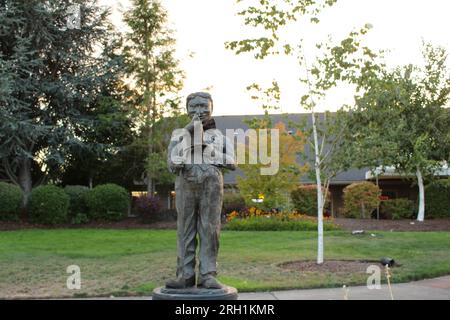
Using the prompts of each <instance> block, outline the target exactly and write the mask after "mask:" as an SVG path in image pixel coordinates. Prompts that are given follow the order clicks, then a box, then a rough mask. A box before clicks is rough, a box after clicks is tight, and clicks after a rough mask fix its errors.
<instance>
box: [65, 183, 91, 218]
mask: <svg viewBox="0 0 450 320" xmlns="http://www.w3.org/2000/svg"><path fill="white" fill-rule="evenodd" d="M89 191H90V190H89V188H88V187H86V186H66V187H65V188H64V192H65V193H66V194H67V195H68V196H69V198H70V207H69V217H70V218H71V219H73V218H75V217H76V216H77V215H79V214H86V213H87V212H88V207H87V204H86V196H87V194H88V192H89ZM78 220H80V219H78ZM81 220H82V219H81Z"/></svg>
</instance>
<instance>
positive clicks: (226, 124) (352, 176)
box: [214, 113, 369, 185]
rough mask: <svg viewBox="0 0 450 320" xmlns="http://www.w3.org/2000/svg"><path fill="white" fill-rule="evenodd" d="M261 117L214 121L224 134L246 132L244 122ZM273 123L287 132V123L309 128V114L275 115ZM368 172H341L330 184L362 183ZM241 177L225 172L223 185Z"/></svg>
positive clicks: (310, 181) (234, 173)
mask: <svg viewBox="0 0 450 320" xmlns="http://www.w3.org/2000/svg"><path fill="white" fill-rule="evenodd" d="M323 115H324V114H323V113H321V114H319V117H323ZM262 117H263V115H245V116H238V115H232V116H216V117H214V119H215V120H216V126H217V128H218V129H219V130H220V131H222V133H223V134H225V130H226V129H243V130H247V129H248V125H247V124H246V123H245V122H244V121H245V120H249V119H252V118H262ZM270 117H271V119H272V121H273V123H274V124H275V123H278V122H280V121H281V122H283V123H284V124H285V125H286V128H287V130H293V128H290V127H289V122H290V121H291V122H296V123H298V122H301V121H304V122H306V123H307V125H308V126H311V114H309V113H297V114H289V115H281V114H275V115H271V116H270ZM310 151H311V149H310V148H309V146H305V153H306V155H307V156H308V157H309V154H310V153H311V152H310ZM367 171H369V168H364V169H351V170H349V171H345V172H342V173H340V174H338V175H337V176H336V177H335V178H334V179H332V181H331V184H335V185H336V184H350V183H352V182H355V181H363V180H365V173H366V172H367ZM237 175H240V176H242V175H243V174H242V171H241V170H239V169H237V170H236V171H230V172H227V173H226V174H225V176H224V184H225V185H227V184H228V185H233V184H235V183H236V176H237ZM299 183H314V181H312V180H310V179H309V178H308V177H302V178H301V179H300V181H299Z"/></svg>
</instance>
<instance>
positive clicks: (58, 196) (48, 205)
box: [29, 185, 70, 224]
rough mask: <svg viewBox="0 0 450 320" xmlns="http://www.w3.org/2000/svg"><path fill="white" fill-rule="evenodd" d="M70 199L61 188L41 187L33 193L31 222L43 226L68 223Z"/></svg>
mask: <svg viewBox="0 0 450 320" xmlns="http://www.w3.org/2000/svg"><path fill="white" fill-rule="evenodd" d="M69 206H70V198H69V196H68V195H67V194H66V193H65V192H64V190H63V189H62V188H60V187H57V186H54V185H46V186H40V187H37V188H35V189H33V191H32V192H31V197H30V203H29V217H30V221H31V222H34V223H43V224H58V223H64V222H66V221H67V212H68V210H69Z"/></svg>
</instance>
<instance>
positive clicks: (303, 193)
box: [291, 185, 331, 216]
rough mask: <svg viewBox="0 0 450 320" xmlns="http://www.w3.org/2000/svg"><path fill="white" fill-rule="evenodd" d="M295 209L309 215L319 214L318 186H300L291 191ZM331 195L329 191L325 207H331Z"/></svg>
mask: <svg viewBox="0 0 450 320" xmlns="http://www.w3.org/2000/svg"><path fill="white" fill-rule="evenodd" d="M291 200H292V203H293V205H294V209H295V210H297V211H298V212H300V213H304V214H307V215H309V216H317V186H315V185H305V186H299V187H298V188H297V189H295V190H293V191H292V192H291ZM330 201H331V195H330V192H328V193H327V197H326V203H325V208H329V207H330Z"/></svg>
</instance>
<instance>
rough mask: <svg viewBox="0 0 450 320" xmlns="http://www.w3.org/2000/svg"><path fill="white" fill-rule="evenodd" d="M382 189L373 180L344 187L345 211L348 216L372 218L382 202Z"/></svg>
mask: <svg viewBox="0 0 450 320" xmlns="http://www.w3.org/2000/svg"><path fill="white" fill-rule="evenodd" d="M380 195H381V190H380V188H379V187H378V186H376V185H375V184H373V183H371V182H356V183H352V184H351V185H349V186H347V187H345V188H344V213H345V215H346V216H347V217H350V218H357V217H361V218H363V219H366V218H370V217H371V214H372V211H373V210H375V209H376V208H377V207H378V205H379V203H380Z"/></svg>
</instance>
